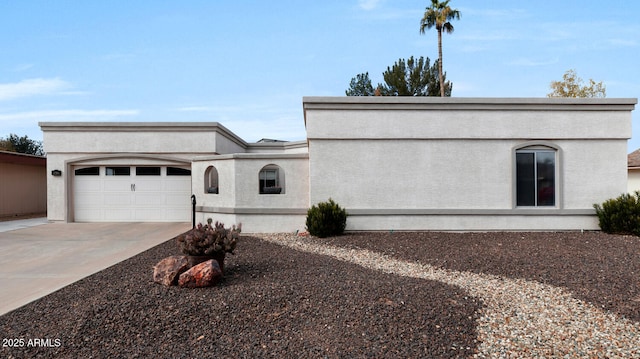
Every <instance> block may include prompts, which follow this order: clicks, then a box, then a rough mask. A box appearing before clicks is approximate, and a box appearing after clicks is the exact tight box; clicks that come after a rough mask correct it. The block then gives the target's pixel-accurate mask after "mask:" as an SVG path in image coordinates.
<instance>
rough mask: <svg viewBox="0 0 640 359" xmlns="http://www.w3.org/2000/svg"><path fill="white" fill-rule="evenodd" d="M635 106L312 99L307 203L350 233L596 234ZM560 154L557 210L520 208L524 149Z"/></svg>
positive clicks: (622, 181)
mask: <svg viewBox="0 0 640 359" xmlns="http://www.w3.org/2000/svg"><path fill="white" fill-rule="evenodd" d="M635 102H636V100H635V99H606V100H602V99H599V100H593V99H590V100H584V99H579V100H570V99H464V98H448V99H447V98H445V99H441V98H305V100H304V107H305V121H306V126H307V135H308V141H309V166H310V174H309V179H310V203H312V204H313V203H317V202H319V201H325V200H327V199H328V198H329V197H331V198H333V199H334V200H336V201H337V202H338V203H339V204H340V205H342V206H344V207H345V208H347V211H348V212H350V214H351V216H350V218H349V220H348V224H347V229H350V230H362V229H377V230H388V229H411V230H417V229H422V230H429V229H433V230H503V229H504V230H552V229H597V221H595V217H594V211H593V208H592V205H593V204H594V203H599V202H602V201H604V200H606V199H608V198H611V197H615V196H617V195H619V194H620V193H622V192H623V191H625V190H626V141H627V139H628V138H629V137H630V136H631V113H630V112H631V110H632V109H633V105H634V104H635ZM531 144H543V145H549V146H552V147H554V148H557V154H558V155H557V168H558V169H557V176H558V177H557V181H556V191H557V193H558V194H557V202H556V203H557V205H556V206H555V207H552V208H540V207H539V208H516V206H515V200H514V188H515V169H514V166H515V162H514V161H515V157H514V150H515V149H516V148H518V147H521V146H525V145H531Z"/></svg>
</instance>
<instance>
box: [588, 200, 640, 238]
mask: <svg viewBox="0 0 640 359" xmlns="http://www.w3.org/2000/svg"><path fill="white" fill-rule="evenodd" d="M593 207H594V208H595V209H596V214H597V215H598V222H599V223H598V224H599V225H600V229H602V231H603V232H605V233H611V234H633V235H636V236H640V191H636V192H635V194H633V195H631V194H628V193H624V194H622V195H620V196H619V197H617V198H614V199H609V200H607V201H605V202H604V203H603V204H602V205H598V204H594V205H593Z"/></svg>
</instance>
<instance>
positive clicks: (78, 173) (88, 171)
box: [75, 167, 100, 176]
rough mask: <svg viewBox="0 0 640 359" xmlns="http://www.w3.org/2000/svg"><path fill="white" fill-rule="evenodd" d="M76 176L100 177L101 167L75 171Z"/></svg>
mask: <svg viewBox="0 0 640 359" xmlns="http://www.w3.org/2000/svg"><path fill="white" fill-rule="evenodd" d="M75 174H76V176H99V175H100V167H87V168H79V169H77V170H75Z"/></svg>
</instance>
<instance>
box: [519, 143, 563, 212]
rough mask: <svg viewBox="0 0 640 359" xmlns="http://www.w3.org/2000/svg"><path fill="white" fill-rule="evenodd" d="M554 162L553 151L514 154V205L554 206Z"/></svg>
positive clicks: (554, 155)
mask: <svg viewBox="0 0 640 359" xmlns="http://www.w3.org/2000/svg"><path fill="white" fill-rule="evenodd" d="M555 160H556V154H555V152H553V151H523V152H518V153H516V205H518V206H555V204H556V193H555V187H556V167H555Z"/></svg>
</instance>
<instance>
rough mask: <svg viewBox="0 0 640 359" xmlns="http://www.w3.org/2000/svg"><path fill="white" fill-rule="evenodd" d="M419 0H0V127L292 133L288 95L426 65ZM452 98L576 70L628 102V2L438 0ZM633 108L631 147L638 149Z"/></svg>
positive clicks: (432, 37) (639, 7)
mask: <svg viewBox="0 0 640 359" xmlns="http://www.w3.org/2000/svg"><path fill="white" fill-rule="evenodd" d="M429 3H430V1H428V0H420V1H416V0H413V1H409V0H327V1H293V0H287V1H231V0H228V1H223V0H209V1H205V0H200V1H195V0H184V1H161V0H154V1H151V0H137V1H116V0H114V1H70V0H69V1H53V0H49V1H30V0H24V1H2V2H1V3H0V136H6V135H8V134H9V133H16V134H18V135H28V136H29V137H30V138H33V139H37V140H40V139H42V133H41V131H40V128H39V127H38V125H37V124H38V122H39V121H217V122H220V123H222V124H223V125H224V126H225V127H227V128H229V129H230V130H232V131H233V132H235V133H236V134H238V135H239V136H241V137H242V138H244V139H245V140H247V141H256V140H259V139H260V138H263V137H267V138H278V139H284V140H299V139H304V138H305V131H304V122H303V112H302V97H303V96H343V95H344V91H345V90H346V89H347V87H348V86H349V81H350V80H351V78H352V77H354V76H356V75H357V74H359V73H363V72H369V75H370V77H371V79H372V81H373V82H374V84H376V83H378V82H382V72H383V71H384V70H385V69H386V67H387V66H390V65H393V63H394V62H395V61H397V60H398V59H399V58H405V59H406V58H409V57H410V56H415V57H419V56H425V57H429V58H430V59H431V60H432V61H433V60H435V59H437V56H438V52H437V35H436V32H435V30H431V31H427V33H426V34H425V35H421V34H420V33H419V24H420V19H421V18H422V15H423V13H424V9H425V7H426V6H428V5H429ZM450 5H451V6H452V7H454V8H457V9H458V10H460V12H461V19H460V20H459V21H456V22H454V23H453V25H454V27H455V31H454V33H453V34H451V35H445V36H444V41H443V42H444V61H443V63H444V66H445V71H446V72H447V79H448V80H450V81H452V82H453V96H458V97H545V96H546V94H547V93H548V92H549V91H550V90H549V83H550V82H551V81H553V80H560V79H561V78H562V75H563V74H564V72H565V71H567V70H569V69H575V70H576V71H577V73H578V75H579V76H580V77H582V78H583V79H584V80H585V81H587V80H588V79H590V78H592V79H594V80H595V81H603V82H604V84H605V85H606V89H607V97H634V98H635V97H640V70H639V64H640V62H638V59H640V21H638V14H640V2H636V1H628V0H619V1H607V2H601V1H578V0H563V1H558V0H556V1H551V0H537V1H512V0H493V1H480V0H451V3H450ZM639 112H640V111H639V110H635V111H634V112H633V125H634V131H633V138H632V140H631V141H630V142H629V150H630V151H631V150H634V149H637V148H640V123H639V121H640V115H639V114H638V113H639Z"/></svg>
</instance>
